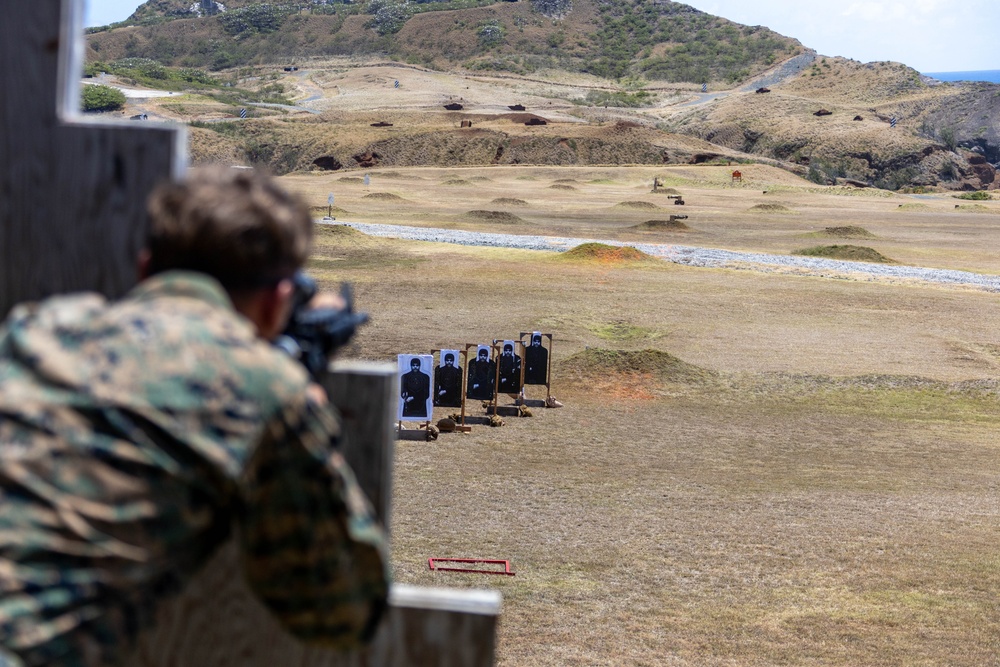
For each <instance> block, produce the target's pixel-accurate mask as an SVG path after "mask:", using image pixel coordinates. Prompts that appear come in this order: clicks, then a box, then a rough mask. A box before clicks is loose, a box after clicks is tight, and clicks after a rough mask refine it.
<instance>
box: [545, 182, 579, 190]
mask: <svg viewBox="0 0 1000 667" xmlns="http://www.w3.org/2000/svg"><path fill="white" fill-rule="evenodd" d="M549 189H550V190H576V188H574V187H573V186H572V185H566V184H564V183H556V184H555V185H550V186H549Z"/></svg>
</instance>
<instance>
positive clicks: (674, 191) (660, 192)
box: [653, 188, 681, 195]
mask: <svg viewBox="0 0 1000 667" xmlns="http://www.w3.org/2000/svg"><path fill="white" fill-rule="evenodd" d="M680 193H681V191H680V190H678V189H677V188H657V189H656V191H655V192H654V193H653V194H658V195H679V194H680Z"/></svg>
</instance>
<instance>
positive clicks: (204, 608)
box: [129, 362, 500, 667]
mask: <svg viewBox="0 0 1000 667" xmlns="http://www.w3.org/2000/svg"><path fill="white" fill-rule="evenodd" d="M333 369H334V372H332V373H331V374H330V375H329V377H327V378H325V379H324V386H325V387H326V388H327V390H328V393H329V395H330V398H331V401H332V402H333V404H334V405H335V406H337V407H338V409H340V410H341V413H342V414H343V416H344V444H345V451H344V454H345V458H347V460H348V462H349V463H350V464H351V466H352V467H353V468H354V469H355V471H356V473H358V478H359V480H360V481H361V482H362V487H363V488H364V489H365V491H366V492H367V493H368V494H369V497H370V498H372V499H373V503H374V504H375V505H376V507H381V508H382V511H384V512H386V515H385V516H387V513H388V509H389V499H390V497H391V483H392V450H393V446H394V444H393V443H394V431H393V428H392V419H393V415H394V414H395V405H396V402H395V397H396V396H397V394H398V379H397V374H396V367H395V365H393V364H365V363H362V362H341V363H338V364H336V365H334V367H333ZM376 511H378V510H376ZM240 571H241V569H240V564H239V551H238V547H237V544H236V541H235V539H233V540H230V541H229V542H228V543H227V544H226V545H225V546H224V547H223V548H222V549H220V550H219V552H218V553H217V554H216V555H215V556H214V557H213V558H212V559H211V561H210V562H209V563H208V564H207V565H206V567H205V568H204V569H203V570H202V571H201V572H200V573H199V574H198V576H197V577H195V579H193V580H192V581H191V582H189V583H188V585H187V586H186V587H185V589H184V591H183V592H182V593H181V595H180V596H178V597H177V598H175V599H173V600H171V601H169V602H167V603H165V604H164V605H161V608H160V609H159V610H158V614H157V622H156V626H155V627H154V628H153V629H152V630H150V631H149V633H147V634H146V635H144V636H143V638H142V640H141V642H140V645H139V648H138V651H137V654H136V657H135V659H134V660H132V661H131V662H130V663H129V664H130V665H135V667H188V666H190V665H198V666H199V667H229V666H230V665H232V666H233V667H236V666H237V665H239V666H240V667H271V666H273V665H281V666H282V667H286V666H287V667H368V666H370V665H380V666H384V667H422V666H424V665H437V666H440V667H451V666H453V667H489V666H491V665H493V663H494V655H495V650H496V627H497V619H498V615H499V613H500V594H499V593H497V592H494V591H467V590H458V589H455V590H448V589H427V588H416V587H412V586H399V585H397V586H393V588H392V592H391V594H390V607H389V611H388V612H387V614H386V618H385V619H384V621H383V623H382V625H381V626H380V627H379V631H378V634H377V635H376V637H375V639H374V640H373V642H372V644H371V645H370V646H369V647H367V648H366V649H365V650H362V651H354V652H349V653H342V652H337V651H332V650H329V649H323V648H319V647H313V646H306V645H304V644H302V643H301V642H299V641H297V640H296V639H295V638H294V637H292V636H291V635H289V634H288V633H287V632H285V630H284V629H283V628H281V626H279V625H278V623H277V621H276V620H275V619H274V617H273V616H271V614H270V612H268V611H267V609H266V608H265V607H264V606H263V605H262V604H261V603H260V602H259V601H258V600H257V599H256V598H255V597H254V595H253V593H251V592H250V589H249V588H248V587H247V585H246V583H245V582H244V580H243V578H242V577H241V576H239V573H240Z"/></svg>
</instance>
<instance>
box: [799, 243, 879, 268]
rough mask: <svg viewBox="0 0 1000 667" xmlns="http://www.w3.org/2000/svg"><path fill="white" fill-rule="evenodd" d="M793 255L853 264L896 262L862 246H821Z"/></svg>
mask: <svg viewBox="0 0 1000 667" xmlns="http://www.w3.org/2000/svg"><path fill="white" fill-rule="evenodd" d="M792 254H793V255H804V256H806V257H827V258H829V259H843V260H848V261H851V262H875V263H878V264H895V263H896V262H895V260H892V259H889V258H888V257H886V256H885V255H883V254H882V253H880V252H879V251H877V250H875V249H874V248H868V247H866V246H860V245H821V246H815V247H813V248H805V249H803V250H796V251H795V252H793V253H792Z"/></svg>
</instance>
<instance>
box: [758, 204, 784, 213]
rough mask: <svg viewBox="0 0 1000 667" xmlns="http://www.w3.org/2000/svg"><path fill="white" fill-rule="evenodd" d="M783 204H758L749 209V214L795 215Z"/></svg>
mask: <svg viewBox="0 0 1000 667" xmlns="http://www.w3.org/2000/svg"><path fill="white" fill-rule="evenodd" d="M794 212H795V211H793V210H792V209H790V208H788V207H787V206H785V205H783V204H756V205H754V206H751V207H750V208H748V209H747V213H794Z"/></svg>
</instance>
